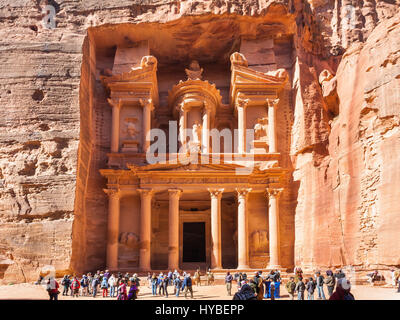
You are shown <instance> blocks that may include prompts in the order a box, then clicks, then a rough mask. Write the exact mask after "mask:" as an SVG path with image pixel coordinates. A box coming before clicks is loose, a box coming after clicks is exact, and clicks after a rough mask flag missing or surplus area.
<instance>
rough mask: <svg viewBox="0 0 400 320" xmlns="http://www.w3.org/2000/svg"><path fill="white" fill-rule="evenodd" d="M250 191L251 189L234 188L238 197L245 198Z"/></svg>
mask: <svg viewBox="0 0 400 320" xmlns="http://www.w3.org/2000/svg"><path fill="white" fill-rule="evenodd" d="M251 190H252V189H251V188H236V192H237V195H238V197H247V196H248V195H249V193H250V192H251Z"/></svg>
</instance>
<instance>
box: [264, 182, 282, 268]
mask: <svg viewBox="0 0 400 320" xmlns="http://www.w3.org/2000/svg"><path fill="white" fill-rule="evenodd" d="M282 191H283V189H273V188H268V189H267V193H268V197H269V210H268V221H269V268H273V269H277V268H280V267H281V265H280V262H281V261H280V252H279V249H280V246H279V197H280V195H281V193H282Z"/></svg>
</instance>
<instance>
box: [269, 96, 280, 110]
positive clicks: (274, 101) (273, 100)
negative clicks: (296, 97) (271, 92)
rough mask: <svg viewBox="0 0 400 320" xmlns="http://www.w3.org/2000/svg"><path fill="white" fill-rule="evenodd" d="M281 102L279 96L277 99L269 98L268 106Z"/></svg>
mask: <svg viewBox="0 0 400 320" xmlns="http://www.w3.org/2000/svg"><path fill="white" fill-rule="evenodd" d="M278 103H279V98H276V99H271V98H267V106H268V107H274V108H275V107H276V106H277V105H278Z"/></svg>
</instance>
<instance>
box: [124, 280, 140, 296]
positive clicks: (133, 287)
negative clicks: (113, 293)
mask: <svg viewBox="0 0 400 320" xmlns="http://www.w3.org/2000/svg"><path fill="white" fill-rule="evenodd" d="M138 283H139V282H138V281H135V280H134V281H131V287H130V288H129V294H128V297H127V300H136V299H137V293H138V287H137V284H138Z"/></svg>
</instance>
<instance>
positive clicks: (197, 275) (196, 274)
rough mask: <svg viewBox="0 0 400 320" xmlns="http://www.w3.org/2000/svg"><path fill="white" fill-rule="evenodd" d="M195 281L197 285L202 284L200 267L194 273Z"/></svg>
mask: <svg viewBox="0 0 400 320" xmlns="http://www.w3.org/2000/svg"><path fill="white" fill-rule="evenodd" d="M194 282H195V283H196V284H197V286H201V274H200V269H197V270H196V272H195V273H194Z"/></svg>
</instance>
